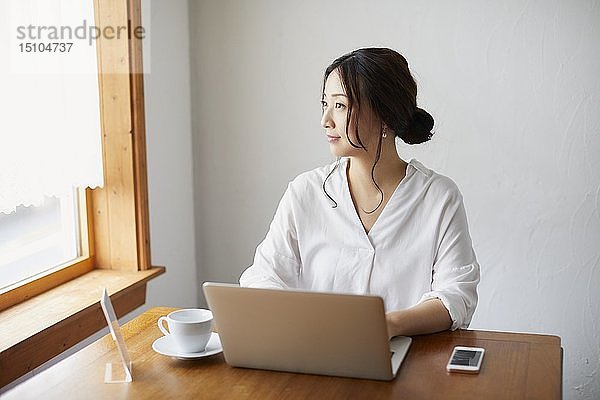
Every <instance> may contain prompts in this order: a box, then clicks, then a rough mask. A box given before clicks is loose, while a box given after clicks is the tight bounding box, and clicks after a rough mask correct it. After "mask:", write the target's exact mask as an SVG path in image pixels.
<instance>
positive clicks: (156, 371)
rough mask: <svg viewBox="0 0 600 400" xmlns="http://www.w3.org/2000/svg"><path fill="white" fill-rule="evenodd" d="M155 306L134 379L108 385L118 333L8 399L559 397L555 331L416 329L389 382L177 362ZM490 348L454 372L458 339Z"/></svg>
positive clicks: (139, 339) (129, 339)
mask: <svg viewBox="0 0 600 400" xmlns="http://www.w3.org/2000/svg"><path fill="white" fill-rule="evenodd" d="M172 310H174V309H173V308H165V307H159V308H153V309H150V310H148V311H146V312H145V313H143V314H142V315H140V316H138V317H137V318H135V319H134V320H132V321H131V322H129V323H128V324H126V325H124V327H123V335H124V337H125V342H126V344H127V347H128V349H129V353H130V355H131V359H132V362H133V382H132V383H128V384H127V383H125V384H105V383H104V365H105V363H107V362H115V361H117V360H118V357H117V352H116V347H115V344H114V342H113V341H112V339H111V337H110V335H107V336H105V337H104V338H102V339H100V340H98V341H97V342H95V343H93V344H91V345H90V346H88V347H86V348H84V349H83V350H81V351H79V352H77V353H76V354H74V355H72V356H70V357H68V358H66V359H65V360H63V361H61V362H59V363H57V364H56V365H54V366H52V367H51V368H49V369H48V370H46V371H44V372H42V373H40V374H39V375H36V376H34V377H32V378H31V379H29V380H27V381H25V382H23V383H22V384H20V385H18V386H16V387H15V388H13V389H12V390H10V391H8V392H6V393H5V394H3V395H2V398H3V399H6V400H9V399H28V398H31V399H44V400H47V399H92V398H97V399H123V398H135V399H137V398H143V399H165V398H176V399H192V398H194V399H195V398H203V399H204V398H206V399H247V398H252V399H338V398H339V399H392V398H393V399H436V398H439V399H461V400H463V399H544V400H547V399H559V398H561V395H562V349H561V346H560V338H559V337H556V336H546V335H532V334H517V333H503V332H485V331H455V332H442V333H438V334H434V335H424V336H416V337H414V338H413V344H412V347H411V349H410V350H409V352H408V355H407V357H406V359H405V360H404V362H403V364H402V366H401V367H400V370H399V371H398V376H397V377H396V379H394V380H392V381H390V382H381V381H371V380H361V379H350V378H335V377H328V376H317V375H303V374H292V373H285V372H271V371H262V370H252V369H243V368H233V367H230V366H229V365H227V364H226V363H225V361H224V358H223V354H218V355H214V356H211V357H208V358H204V359H199V360H188V361H183V360H177V359H174V358H170V357H165V356H162V355H160V354H157V353H155V352H154V351H153V350H152V342H153V341H154V340H155V339H157V338H158V337H160V336H161V335H162V334H161V333H160V331H159V330H158V327H157V325H156V321H157V320H158V317H160V316H161V315H166V314H167V313H169V312H170V311H172ZM456 345H465V346H477V347H484V348H485V349H486V354H485V358H484V360H483V365H482V368H481V372H480V373H479V374H478V375H467V374H456V373H453V374H450V373H447V372H446V371H445V366H446V363H447V361H448V358H449V356H450V353H451V351H452V349H453V347H454V346H456Z"/></svg>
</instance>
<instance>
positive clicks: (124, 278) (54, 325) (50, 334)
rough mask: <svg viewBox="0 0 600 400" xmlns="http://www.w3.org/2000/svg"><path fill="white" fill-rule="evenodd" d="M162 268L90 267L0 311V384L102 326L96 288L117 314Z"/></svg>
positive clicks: (139, 300) (129, 307)
mask: <svg viewBox="0 0 600 400" xmlns="http://www.w3.org/2000/svg"><path fill="white" fill-rule="evenodd" d="M164 272H165V268H164V267H153V268H151V269H149V270H145V271H138V272H127V271H115V270H103V269H94V270H92V271H91V272H88V273H86V274H85V275H82V276H80V277H78V278H75V279H73V280H71V281H69V282H67V283H64V284H62V285H60V286H58V287H56V288H54V289H51V290H49V291H47V292H45V293H42V294H40V295H38V296H35V297H33V298H31V299H29V300H26V301H24V302H22V303H19V304H17V305H15V306H13V307H10V308H8V309H6V310H4V311H0V326H1V327H2V329H1V330H0V370H1V371H2V374H1V375H0V387H2V386H5V385H6V384H8V383H10V382H11V381H13V380H14V379H16V378H18V377H20V376H22V375H24V374H26V373H27V372H29V371H31V370H33V369H34V368H35V367H37V366H39V365H41V364H43V363H44V362H46V361H48V360H50V359H51V358H53V357H55V356H57V355H58V354H60V353H61V352H63V351H64V350H66V349H68V348H70V347H71V346H74V345H75V344H77V343H78V342H80V341H81V340H83V339H85V338H86V337H88V336H90V335H92V334H93V333H95V332H97V331H98V330H100V329H102V328H104V327H105V326H106V320H105V319H104V315H103V314H102V309H101V308H100V302H99V300H100V295H101V294H102V288H104V287H105V288H106V290H107V291H108V293H109V295H110V298H111V301H112V303H113V306H114V309H115V312H116V314H117V317H118V318H120V317H122V316H123V315H125V314H127V313H129V312H131V311H133V310H134V309H136V308H137V307H140V306H141V305H143V304H144V302H145V300H146V283H147V282H148V281H149V280H150V279H152V278H154V277H156V276H158V275H160V274H162V273H164Z"/></svg>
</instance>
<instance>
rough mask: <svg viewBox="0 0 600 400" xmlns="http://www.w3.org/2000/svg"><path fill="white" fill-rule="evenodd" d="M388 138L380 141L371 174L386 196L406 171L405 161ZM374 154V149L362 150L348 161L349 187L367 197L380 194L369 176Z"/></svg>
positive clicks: (392, 141)
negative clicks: (376, 158) (382, 141)
mask: <svg viewBox="0 0 600 400" xmlns="http://www.w3.org/2000/svg"><path fill="white" fill-rule="evenodd" d="M388 139H391V140H387V141H384V143H382V146H381V155H380V157H379V160H378V161H377V165H375V171H374V174H373V176H374V177H375V181H376V182H377V184H378V185H379V187H380V188H381V190H383V193H385V195H386V197H388V196H389V195H391V193H392V192H393V191H394V190H395V189H396V186H398V183H400V181H401V180H402V178H404V174H405V172H406V162H405V161H404V160H402V159H401V158H400V156H398V152H397V151H396V145H395V142H394V139H393V138H388ZM375 156H376V152H375V151H370V152H364V154H361V155H359V156H351V157H350V159H349V163H348V164H349V165H348V171H347V173H348V180H349V182H350V186H351V188H352V189H353V191H356V192H359V193H361V194H364V195H365V196H369V197H375V196H380V194H379V191H378V190H377V188H376V187H375V185H374V184H373V179H372V178H371V171H372V169H373V163H374V162H375Z"/></svg>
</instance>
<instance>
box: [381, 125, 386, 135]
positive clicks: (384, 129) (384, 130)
mask: <svg viewBox="0 0 600 400" xmlns="http://www.w3.org/2000/svg"><path fill="white" fill-rule="evenodd" d="M381 136H382V137H384V138H386V137H387V126H384V127H383V131H382V135H381Z"/></svg>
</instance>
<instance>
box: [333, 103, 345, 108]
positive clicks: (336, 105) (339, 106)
mask: <svg viewBox="0 0 600 400" xmlns="http://www.w3.org/2000/svg"><path fill="white" fill-rule="evenodd" d="M335 108H337V109H344V108H346V105H345V104H344V103H335Z"/></svg>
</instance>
